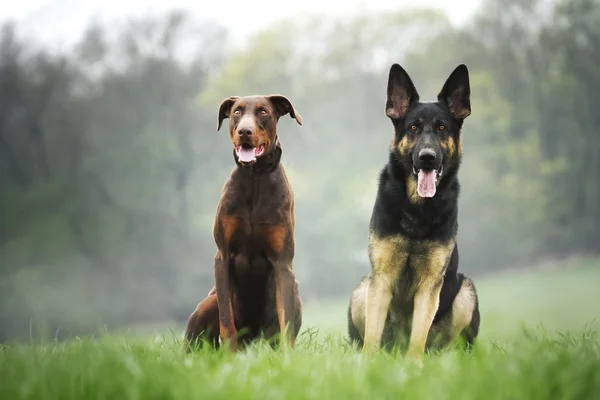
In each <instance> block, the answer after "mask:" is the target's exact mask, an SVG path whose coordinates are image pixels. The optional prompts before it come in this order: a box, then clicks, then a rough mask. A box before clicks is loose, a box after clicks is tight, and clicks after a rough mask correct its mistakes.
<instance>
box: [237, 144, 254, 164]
mask: <svg viewBox="0 0 600 400" xmlns="http://www.w3.org/2000/svg"><path fill="white" fill-rule="evenodd" d="M237 156H238V159H239V160H240V161H241V162H250V161H254V159H255V157H254V147H251V148H244V147H240V149H239V150H238V151H237Z"/></svg>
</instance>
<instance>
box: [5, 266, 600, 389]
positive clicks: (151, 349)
mask: <svg viewBox="0 0 600 400" xmlns="http://www.w3.org/2000/svg"><path fill="white" fill-rule="evenodd" d="M599 283H600V262H599V261H594V260H591V261H590V260H584V261H578V262H572V263H569V264H568V265H562V266H561V268H554V269H536V270H530V271H528V272H520V273H514V274H503V275H498V276H494V277H488V278H487V279H485V280H484V279H481V280H478V281H477V287H478V291H479V297H480V301H481V310H482V330H481V335H480V340H479V343H478V346H477V347H476V349H475V350H474V351H473V352H472V353H464V352H461V351H458V350H453V351H447V352H444V353H442V354H431V355H429V356H427V357H426V358H425V360H424V368H423V369H419V368H417V367H415V366H413V365H412V364H410V363H408V362H405V361H404V360H403V359H402V357H401V356H395V355H390V354H385V353H381V354H377V355H374V356H372V357H370V358H367V357H365V356H362V355H361V354H359V353H357V352H355V351H352V350H351V349H349V348H348V346H347V345H346V343H345V342H344V339H343V337H344V335H345V326H346V319H345V310H346V306H347V303H346V299H341V300H340V301H337V302H328V303H319V304H316V303H312V304H306V307H305V313H304V315H305V317H304V324H303V327H304V328H305V329H304V330H303V333H302V335H301V338H300V340H299V343H298V345H297V347H296V349H295V350H293V351H289V350H286V351H283V352H281V351H274V350H271V349H270V348H268V347H267V345H266V344H264V343H258V344H256V345H254V346H252V347H251V348H250V349H248V350H247V351H244V352H242V353H240V354H238V355H235V356H234V355H232V354H229V353H227V352H222V351H221V352H214V351H202V352H198V353H195V354H192V355H185V354H183V353H182V352H181V350H180V349H181V343H180V342H179V337H180V331H179V330H177V331H176V332H173V333H172V334H171V335H165V336H163V335H158V334H157V335H155V336H153V337H152V338H149V339H146V338H128V337H123V336H117V335H111V336H105V337H102V338H101V339H99V340H92V339H72V340H70V341H68V342H65V343H61V344H36V345H15V346H4V347H2V348H0V399H36V400H42V399H65V400H66V399H328V398H332V399H333V398H335V399H338V398H339V399H365V398H369V399H380V398H381V399H387V398H390V399H391V398H410V399H436V400H443V399H578V400H580V399H594V398H595V399H600V338H599V337H598V322H597V321H596V320H595V319H596V318H597V317H598V315H599V314H600V313H599V309H600V301H599V300H598V294H597V289H598V287H599V285H598V284H599ZM317 328H318V330H317Z"/></svg>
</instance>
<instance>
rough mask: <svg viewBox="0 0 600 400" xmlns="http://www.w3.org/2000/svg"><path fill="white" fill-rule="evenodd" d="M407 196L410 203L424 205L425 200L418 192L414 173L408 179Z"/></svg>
mask: <svg viewBox="0 0 600 400" xmlns="http://www.w3.org/2000/svg"><path fill="white" fill-rule="evenodd" d="M406 195H407V196H408V201H410V202H411V203H413V204H422V203H423V200H424V199H423V198H422V197H421V196H419V192H417V179H416V178H415V176H414V174H413V173H412V172H411V175H409V176H407V177H406Z"/></svg>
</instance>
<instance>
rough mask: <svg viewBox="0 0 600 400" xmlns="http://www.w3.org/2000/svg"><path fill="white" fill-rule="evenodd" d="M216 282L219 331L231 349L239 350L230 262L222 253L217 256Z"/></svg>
mask: <svg viewBox="0 0 600 400" xmlns="http://www.w3.org/2000/svg"><path fill="white" fill-rule="evenodd" d="M215 283H216V288H217V305H218V307H219V331H220V336H221V340H223V343H224V344H225V343H227V344H228V345H229V348H230V349H231V351H234V352H235V351H237V330H236V329H235V321H234V318H233V301H232V293H231V283H230V281H229V263H228V262H227V259H226V258H225V257H224V256H223V255H222V254H217V256H216V257H215Z"/></svg>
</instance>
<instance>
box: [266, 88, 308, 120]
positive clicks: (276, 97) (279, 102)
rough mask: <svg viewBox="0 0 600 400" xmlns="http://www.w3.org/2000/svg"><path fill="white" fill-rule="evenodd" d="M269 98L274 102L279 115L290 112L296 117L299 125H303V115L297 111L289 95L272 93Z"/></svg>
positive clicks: (291, 115)
mask: <svg viewBox="0 0 600 400" xmlns="http://www.w3.org/2000/svg"><path fill="white" fill-rule="evenodd" d="M267 99H269V101H270V102H271V104H273V106H274V107H275V110H277V114H278V116H279V117H281V116H284V115H285V114H287V113H290V117H292V118H294V119H295V120H296V122H297V123H298V125H302V117H301V116H300V114H298V113H297V112H296V110H295V109H294V106H293V105H292V102H291V101H289V100H288V98H287V97H285V96H282V95H280V94H272V95H269V96H267Z"/></svg>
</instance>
